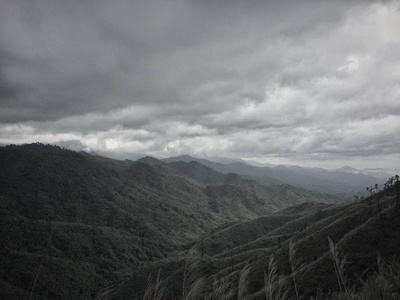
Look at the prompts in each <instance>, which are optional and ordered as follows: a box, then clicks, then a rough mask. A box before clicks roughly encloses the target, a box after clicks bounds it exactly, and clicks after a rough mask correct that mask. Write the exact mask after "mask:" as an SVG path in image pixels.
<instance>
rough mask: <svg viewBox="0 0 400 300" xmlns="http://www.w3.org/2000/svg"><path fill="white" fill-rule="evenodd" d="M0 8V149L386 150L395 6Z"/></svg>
mask: <svg viewBox="0 0 400 300" xmlns="http://www.w3.org/2000/svg"><path fill="white" fill-rule="evenodd" d="M0 6H1V7H0V109H1V110H0V124H2V125H0V139H1V141H3V142H18V141H19V142H26V141H35V140H41V141H44V142H54V141H58V140H67V139H71V140H81V141H82V142H83V143H84V144H85V145H87V146H90V147H94V148H96V147H97V148H101V149H109V150H123V151H136V152H151V153H154V154H164V155H168V154H174V153H176V154H178V153H184V152H187V153H196V154H199V155H216V154H218V155H236V156H241V157H265V158H268V157H276V156H282V157H285V156H286V157H289V156H290V157H291V156H292V155H298V156H304V157H306V156H308V157H311V158H312V157H317V156H318V157H323V158H324V159H327V156H329V157H331V158H332V157H339V156H343V157H345V156H346V155H351V156H356V155H360V156H365V155H370V156H371V155H376V156H379V155H387V154H388V153H389V154H390V155H392V154H393V155H395V154H396V153H398V150H396V149H398V147H399V146H400V144H399V143H400V142H399V140H398V138H396V137H397V135H396V132H398V129H400V128H399V127H400V120H399V115H400V104H399V102H398V101H397V100H398V98H399V96H400V87H399V84H398V82H400V71H399V68H398V66H399V65H400V55H399V53H400V38H399V36H398V33H397V31H398V28H399V27H400V12H399V9H400V8H399V4H398V3H396V2H390V1H388V2H374V1H351V2H350V1H312V0H309V1H246V2H244V1H183V0H182V1H178V0H176V1H123V0H119V1H113V2H110V1H105V0H102V1H89V0H88V1H61V0H60V1H47V0H38V1H27V0H6V1H3V2H1V4H0ZM313 154H315V155H313ZM316 159H317V158H316Z"/></svg>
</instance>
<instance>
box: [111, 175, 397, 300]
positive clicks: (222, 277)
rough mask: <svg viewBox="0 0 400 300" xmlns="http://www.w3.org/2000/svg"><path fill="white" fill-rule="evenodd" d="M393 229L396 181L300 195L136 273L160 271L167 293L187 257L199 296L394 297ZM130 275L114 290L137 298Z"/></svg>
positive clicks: (173, 290)
mask: <svg viewBox="0 0 400 300" xmlns="http://www.w3.org/2000/svg"><path fill="white" fill-rule="evenodd" d="M399 237H400V182H399V181H397V182H396V183H395V184H394V185H393V186H392V187H391V188H389V189H386V190H385V191H380V192H377V193H375V194H373V195H371V196H370V197H367V198H366V199H363V200H357V201H354V202H352V203H346V204H336V205H332V204H318V203H303V204H299V205H296V206H291V207H288V208H286V209H282V210H280V211H278V212H275V213H273V214H270V215H266V216H263V217H260V218H256V219H253V220H249V221H244V222H239V223H236V224H232V225H230V226H225V227H222V228H220V229H219V230H216V231H214V232H213V233H212V234H211V235H209V236H207V237H205V238H204V239H202V240H200V241H199V242H197V243H196V244H195V245H193V247H192V248H191V250H190V251H189V252H187V253H184V254H183V255H181V256H179V257H175V258H169V259H167V260H163V261H160V262H158V263H155V264H153V265H149V266H148V268H147V270H143V272H142V273H141V275H140V276H141V277H142V278H143V277H145V278H147V277H146V275H148V274H154V275H155V274H156V273H157V272H160V273H161V275H160V276H161V277H162V278H164V279H163V281H162V282H163V283H164V284H165V286H166V287H167V291H165V292H164V295H166V296H167V298H168V299H174V298H175V297H178V298H179V295H180V294H182V293H183V294H184V293H185V287H184V286H183V284H182V283H184V282H186V281H188V279H187V277H189V278H190V277H191V274H192V273H191V272H192V270H191V269H190V265H195V266H196V273H195V279H190V280H191V281H195V282H198V283H202V284H203V285H200V287H197V289H196V291H197V293H198V295H203V296H204V295H205V296H206V297H207V298H206V299H265V296H266V294H268V296H271V295H273V297H276V298H267V299H296V289H297V292H298V296H299V297H300V298H301V299H310V297H314V299H315V297H316V298H322V299H399V297H400V285H399V279H400V272H399V269H398V268H399V266H400V264H399V262H398V259H399V255H400V239H399ZM329 239H331V244H330V243H329ZM290 253H291V254H292V257H291V256H290V255H291V254H290ZM291 259H292V260H293V261H295V262H294V263H293V262H292V263H291ZM193 261H195V263H193ZM335 261H337V265H335V263H334V262H335ZM188 262H189V264H188ZM188 266H189V267H188ZM271 266H272V267H271ZM293 266H295V268H296V269H295V271H293ZM188 270H189V271H188ZM271 278H272V279H271ZM293 278H296V280H297V281H296V283H297V284H296V287H295V286H294V284H293ZM340 278H343V279H340ZM137 282H140V279H139V278H138V277H134V278H133V279H132V280H130V281H128V282H127V284H126V285H123V286H121V288H120V290H119V291H116V292H115V293H114V294H113V297H115V299H128V297H126V295H130V297H132V295H133V297H134V299H136V298H137V299H140V295H141V293H143V289H141V288H140V287H139V286H138V285H137V284H136V283H137ZM142 284H144V283H143V282H142ZM279 291H280V293H281V294H278V292H279ZM277 295H280V296H277ZM125 297H126V298H125ZM135 297H136V298H135ZM238 297H239V298H238ZM199 299H200V298H199Z"/></svg>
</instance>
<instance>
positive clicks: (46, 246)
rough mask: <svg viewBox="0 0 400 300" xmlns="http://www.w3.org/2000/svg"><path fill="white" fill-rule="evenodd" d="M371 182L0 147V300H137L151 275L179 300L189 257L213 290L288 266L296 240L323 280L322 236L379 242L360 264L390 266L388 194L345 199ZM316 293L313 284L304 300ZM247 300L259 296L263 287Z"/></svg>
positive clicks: (292, 170) (392, 227)
mask: <svg viewBox="0 0 400 300" xmlns="http://www.w3.org/2000/svg"><path fill="white" fill-rule="evenodd" d="M267 175H269V176H271V177H268V176H267ZM279 176H281V177H279ZM318 176H319V177H320V178H321V180H320V181H317V180H316V178H317V177H318ZM323 176H325V177H324V178H323ZM346 176H347V177H346ZM340 177H342V178H344V180H346V181H347V185H346V184H344V181H343V179H339V178H340ZM282 179H285V180H286V181H283V180H282ZM288 180H292V181H293V182H295V180H297V183H298V184H299V183H300V182H302V181H303V182H312V181H315V182H316V184H315V187H316V188H315V189H316V190H318V189H319V190H325V191H326V190H329V189H333V187H335V188H337V189H338V191H339V190H340V191H341V193H339V194H332V193H327V192H321V191H319V192H317V191H310V190H307V189H305V188H303V187H299V186H295V185H290V184H288V182H289V181H288ZM335 180H336V181H335ZM367 180H369V181H368V183H367V185H368V186H369V185H372V184H374V183H375V182H376V178H374V177H371V176H367V175H363V174H351V173H344V172H339V171H335V172H328V171H326V170H319V169H304V168H300V167H285V166H277V167H275V168H269V167H263V168H260V167H254V166H251V165H249V164H246V163H244V162H229V161H228V163H226V164H222V163H218V162H212V161H210V160H204V159H195V158H193V157H190V156H181V157H174V158H168V159H164V160H159V159H156V158H153V157H149V156H146V157H143V158H141V159H139V160H137V161H131V160H114V159H110V158H105V157H102V156H99V155H92V154H88V153H86V152H75V151H72V150H67V149H62V148H60V147H57V146H50V145H43V144H39V143H36V144H29V145H20V146H16V145H10V146H6V147H1V148H0V205H1V207H0V208H1V209H0V213H1V223H0V233H1V237H2V245H1V247H0V270H1V271H0V272H1V273H0V287H1V289H0V290H1V294H0V298H4V299H21V298H24V295H27V294H28V295H29V294H32V295H35V297H36V298H40V299H42V298H54V299H67V298H68V299H71V298H73V299H93V298H95V297H96V295H99V294H101V290H102V289H107V288H108V289H107V290H108V291H109V292H111V291H113V292H112V296H110V297H111V299H132V297H133V299H142V295H143V292H144V290H143V288H144V286H145V282H146V280H147V278H148V275H149V274H150V273H154V272H157V269H158V268H160V267H161V268H162V270H163V274H164V275H165V276H166V277H167V278H169V279H168V280H170V284H169V287H170V290H171V291H170V296H171V295H173V296H171V297H177V295H179V286H180V282H181V276H182V272H183V269H182V266H184V265H185V260H186V259H187V258H188V256H187V255H188V254H187V253H186V251H187V250H190V249H192V250H194V249H196V251H200V253H202V258H201V259H200V260H201V261H202V264H203V268H204V272H205V273H206V275H207V278H211V277H209V276H214V277H213V278H215V279H216V280H218V281H220V280H228V281H229V282H235V280H236V279H235V278H236V277H235V276H236V275H235V274H237V271H238V270H240V268H242V267H243V264H245V263H246V262H249V261H251V262H252V263H255V264H256V265H258V267H257V268H255V269H254V272H255V273H254V274H262V272H263V271H262V266H263V263H262V262H265V261H266V260H267V259H266V257H268V256H269V255H270V254H271V253H276V254H277V255H278V257H279V258H280V259H282V261H284V253H285V251H286V250H285V249H287V244H288V241H289V239H290V238H295V239H296V240H297V241H298V242H297V245H298V247H299V250H300V253H301V255H304V258H305V259H307V260H308V262H309V263H310V266H309V268H310V270H311V269H312V270H314V271H315V270H316V269H318V268H320V270H325V269H324V268H326V261H325V260H326V254H325V251H326V247H327V246H326V236H327V235H330V236H332V238H334V239H335V241H339V240H343V241H350V240H349V238H345V237H346V235H347V234H348V233H349V232H353V233H352V235H355V236H357V235H358V234H361V236H360V239H361V240H362V241H364V240H365V241H367V240H368V239H369V237H367V235H368V234H370V233H374V232H375V233H374V234H372V235H371V238H372V240H371V241H374V239H375V240H376V241H377V242H376V243H377V244H373V245H370V244H365V247H366V248H365V249H369V248H371V251H369V250H368V255H367V258H366V259H367V260H365V261H363V263H366V262H370V260H372V257H373V255H375V254H376V250H377V249H382V254H384V255H385V256H386V255H390V254H393V253H395V249H399V247H397V246H398V245H397V242H396V240H398V239H396V236H398V234H399V233H398V229H396V228H400V227H398V226H397V225H396V224H397V223H396V222H398V218H397V219H396V216H397V213H396V211H397V208H396V207H397V206H395V203H396V193H395V190H393V188H392V189H391V190H388V191H387V193H386V194H382V199H381V201H380V202H378V206H376V204H374V202H372V201H376V200H371V199H369V198H366V199H365V200H362V201H361V202H359V201H358V202H353V201H352V195H353V193H345V191H347V189H348V188H353V189H355V190H356V189H357V188H358V186H357V185H356V184H360V185H361V184H363V183H364V182H366V181H367ZM327 182H328V183H331V184H330V185H329V184H326V183H327ZM322 183H325V185H322ZM349 183H352V184H354V185H351V184H349ZM360 188H361V186H360ZM363 189H365V186H364V187H363ZM349 201H351V203H349V204H344V202H349ZM399 203H400V202H399ZM381 214H384V217H380V215H381ZM382 218H383V219H382ZM382 220H383V221H382ZM382 222H384V225H382V224H383V223H382ZM376 226H378V229H376V228H375V227H376ZM396 226H397V227H396ZM359 228H364V229H362V230H361V229H359ZM379 228H380V229H379ZM382 228H383V229H382ZM376 230H377V231H376ZM379 230H381V231H382V230H384V234H383V235H382V236H380V235H379V232H380V231H379ZM396 230H397V231H396ZM315 243H320V246H316V245H315ZM343 243H344V242H343ZM344 245H346V247H353V246H354V245H353V242H351V243H350V244H347V242H345V243H344V244H343V246H344ZM392 246H393V247H394V248H391V247H392ZM309 247H314V248H312V249H313V250H310V248H309ZM344 249H351V248H344ZM365 249H364V250H365ZM192 250H191V251H192ZM310 251H311V252H310ZM357 251H358V250H357ZM357 251H356V252H354V255H357V253H358V252H357ZM310 253H314V254H313V256H312V257H311V254H310ZM312 261H314V263H312ZM283 265H284V262H283ZM285 268H286V267H284V269H285ZM359 268H361V267H360V266H359V265H357V266H356V269H359ZM314 271H312V272H314ZM318 272H319V271H318ZM318 272H314V274H315V276H320V275H318V274H320V273H318ZM257 276H258V275H257ZM35 278H37V279H35ZM207 280H208V279H207ZM232 280H233V281H232ZM255 282H258V281H255ZM316 282H318V280H317V279H316V281H315V280H314V279H312V280H311V282H309V283H308V284H307V286H306V287H305V289H304V293H305V294H306V295H311V294H313V292H314V291H315V283H316ZM33 286H34V288H33ZM110 286H111V287H113V288H112V289H111V288H110ZM210 286H211V285H210ZM331 287H332V285H331V284H330V283H327V285H326V287H325V288H331ZM251 291H252V293H255V295H256V294H257V292H259V282H258V283H257V284H256V285H254V286H253V287H251ZM209 292H211V291H209ZM170 296H169V297H170ZM168 299H169V298H168ZM171 299H172V298H171Z"/></svg>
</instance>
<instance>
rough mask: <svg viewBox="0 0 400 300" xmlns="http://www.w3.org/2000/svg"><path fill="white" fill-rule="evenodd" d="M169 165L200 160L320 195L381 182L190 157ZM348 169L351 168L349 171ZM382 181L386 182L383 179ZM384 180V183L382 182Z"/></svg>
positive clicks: (349, 175) (173, 159)
mask: <svg viewBox="0 0 400 300" xmlns="http://www.w3.org/2000/svg"><path fill="white" fill-rule="evenodd" d="M163 161H165V162H178V161H184V162H191V161H197V162H199V163H201V164H203V165H205V166H208V167H210V168H212V169H214V170H216V171H218V172H221V173H225V174H226V173H237V174H239V175H241V176H245V177H247V178H249V179H253V180H256V181H257V182H259V183H262V184H267V185H270V184H279V183H280V184H283V183H287V184H291V185H295V186H299V187H303V188H306V189H309V190H314V191H319V192H330V193H337V192H359V191H362V190H364V189H365V187H366V186H369V185H371V184H374V183H376V182H377V181H378V179H377V178H376V177H373V176H370V175H367V174H362V173H349V172H343V171H327V170H325V169H322V168H303V167H300V166H283V165H278V166H275V167H273V168H270V167H256V166H252V165H249V164H245V163H242V162H233V163H229V164H221V163H216V162H212V161H209V160H206V159H198V158H195V157H192V156H189V155H182V156H177V157H170V158H167V159H163ZM345 170H347V169H345ZM381 180H382V179H381ZM382 181H383V180H382Z"/></svg>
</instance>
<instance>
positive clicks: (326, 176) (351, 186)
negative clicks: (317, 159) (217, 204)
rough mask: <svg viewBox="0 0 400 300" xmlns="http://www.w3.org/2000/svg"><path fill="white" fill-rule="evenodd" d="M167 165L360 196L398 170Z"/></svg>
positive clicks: (73, 145) (75, 145) (220, 162)
mask: <svg viewBox="0 0 400 300" xmlns="http://www.w3.org/2000/svg"><path fill="white" fill-rule="evenodd" d="M57 144H58V145H59V146H61V147H65V148H68V149H71V150H75V151H88V152H89V153H92V154H97V155H101V156H105V157H110V158H114V159H120V160H123V159H130V160H134V161H135V160H138V159H140V158H143V157H145V156H148V155H146V154H143V153H118V152H107V153H105V152H101V151H94V152H91V151H90V149H86V148H84V146H83V145H82V143H80V142H79V141H65V142H61V143H57ZM163 161H165V162H173V161H185V162H191V161H197V162H199V163H201V164H203V165H205V166H208V167H210V168H212V169H214V170H216V171H218V172H221V173H237V174H240V175H242V176H245V177H247V178H250V179H254V180H256V181H258V182H259V183H261V184H271V183H288V184H291V185H295V186H300V187H303V188H306V189H310V190H315V191H321V192H330V193H338V192H354V193H356V192H359V191H361V190H364V189H365V187H366V186H369V185H371V182H375V183H378V184H381V183H383V182H386V180H387V179H388V178H389V177H390V176H392V175H393V174H396V173H398V170H386V169H364V170H357V169H355V168H352V167H349V166H344V167H341V168H338V169H335V170H327V169H323V168H304V167H300V166H295V165H292V166H284V165H278V166H274V165H272V164H268V163H264V164H263V163H259V162H256V161H251V160H250V161H246V160H243V159H240V158H224V157H206V158H198V157H194V156H191V155H180V156H176V157H170V158H164V159H163Z"/></svg>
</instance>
